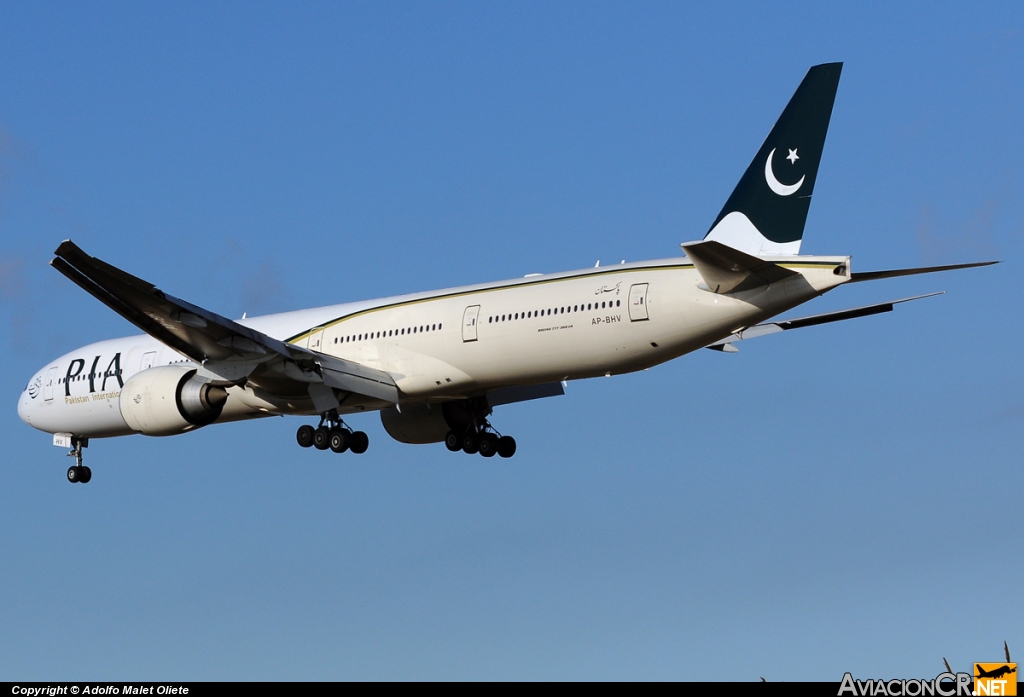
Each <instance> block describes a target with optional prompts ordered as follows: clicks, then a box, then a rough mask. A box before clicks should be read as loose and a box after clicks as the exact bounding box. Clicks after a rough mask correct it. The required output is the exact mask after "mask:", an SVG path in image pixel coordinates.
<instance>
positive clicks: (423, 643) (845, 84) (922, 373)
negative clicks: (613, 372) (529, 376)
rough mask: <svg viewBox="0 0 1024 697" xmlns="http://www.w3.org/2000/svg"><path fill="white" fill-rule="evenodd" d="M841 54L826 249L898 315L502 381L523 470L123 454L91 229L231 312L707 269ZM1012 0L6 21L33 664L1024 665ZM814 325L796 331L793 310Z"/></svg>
mask: <svg viewBox="0 0 1024 697" xmlns="http://www.w3.org/2000/svg"><path fill="white" fill-rule="evenodd" d="M835 60H841V61H845V62H846V67H845V69H844V74H843V79H842V82H841V84H840V89H839V96H838V99H837V102H836V107H835V112H834V117H833V120H832V127H831V131H830V134H829V139H828V142H827V145H826V149H825V156H824V159H823V162H822V168H821V172H820V177H819V179H818V186H817V188H816V191H815V197H814V205H813V206H812V207H811V213H810V217H809V220H808V225H807V231H806V235H805V243H804V247H803V251H804V252H805V253H809V254H814V253H818V254H853V255H854V269H855V270H869V269H882V268H892V267H895V266H912V265H922V264H940V263H955V262H961V261H972V260H979V259H988V258H998V259H1003V260H1005V262H1006V263H1004V264H1002V265H1000V266H997V267H994V268H988V269H981V270H972V271H964V272H958V273H953V274H943V275H938V276H928V277H917V278H912V279H905V280H904V279H900V280H891V281H884V282H878V283H873V284H865V285H858V286H855V287H849V288H843V289H840V290H838V291H836V292H834V293H833V294H831V295H829V296H827V297H825V298H823V299H821V300H817V301H815V302H814V303H812V304H810V305H808V306H806V307H805V308H802V309H801V310H802V311H803V313H804V314H807V313H812V312H818V311H826V310H830V309H838V308H842V307H850V306H855V305H859V304H864V303H868V302H874V301H882V300H888V299H893V298H899V297H904V296H907V295H913V294H917V293H923V292H928V291H934V290H946V291H948V293H947V295H944V296H940V297H938V298H932V299H929V300H924V301H921V302H918V303H914V304H911V305H904V306H900V307H899V308H898V309H897V311H896V312H894V313H892V314H888V315H884V316H879V317H872V318H867V319H861V320H856V321H852V322H848V323H844V324H838V325H832V326H828V327H818V328H812V329H806V330H801V331H799V332H791V333H787V334H786V335H784V336H776V337H770V338H765V339H761V340H758V341H756V342H754V341H752V342H749V343H748V344H746V345H743V346H742V351H741V352H740V353H739V354H738V355H723V354H719V353H715V352H711V351H699V352H697V353H696V354H693V355H690V356H686V357H684V358H682V359H680V360H677V361H674V362H672V363H669V364H666V365H663V366H660V367H658V368H655V369H652V370H650V371H649V372H642V373H640V374H637V375H630V376H622V377H616V378H613V379H608V380H605V379H599V380H592V381H588V382H580V383H572V384H570V385H569V389H568V394H567V395H566V396H565V397H561V398H557V399H549V400H543V401H540V402H534V403H528V404H520V405H512V406H507V407H503V408H501V409H499V410H498V412H497V413H496V415H495V418H494V422H495V424H496V425H497V427H498V428H499V429H500V430H502V431H504V432H509V433H512V434H514V435H515V436H516V437H517V438H518V441H519V452H518V454H517V455H516V457H515V459H514V460H511V461H505V460H502V461H494V460H491V461H486V460H483V459H481V458H479V457H468V456H464V455H461V454H455V455H453V454H450V453H448V452H447V451H446V450H445V449H444V447H443V445H434V446H421V447H414V446H406V445H401V444H399V443H396V442H394V441H391V440H390V439H389V438H388V437H387V435H386V434H385V433H384V431H383V429H382V428H381V426H380V423H379V421H378V419H377V418H376V416H373V415H367V416H365V417H362V418H357V419H354V420H353V423H354V425H355V426H357V427H359V428H364V429H366V430H367V431H368V432H369V433H370V436H371V448H370V451H369V453H368V454H366V455H364V456H362V457H352V456H340V457H339V456H333V455H331V454H324V453H318V452H312V451H303V450H300V449H299V448H298V447H297V446H296V445H295V442H294V431H295V428H296V427H297V426H298V425H299V424H300V423H301V421H300V420H299V419H295V418H278V419H271V420H266V421H262V422H258V423H246V424H232V425H225V426H219V427H214V428H207V429H204V430H202V431H200V432H198V433H195V434H191V435H187V436H178V437H173V438H166V439H149V438H143V437H141V436H137V437H131V438H122V439H117V440H112V441H95V442H94V443H93V444H92V447H90V448H89V450H88V451H87V453H86V454H87V462H88V464H90V465H91V467H92V469H93V473H94V476H93V481H92V483H91V484H89V485H88V486H70V485H68V484H67V483H66V482H65V480H64V470H65V468H66V467H67V465H68V464H69V462H68V459H67V458H66V457H64V453H63V452H62V451H61V450H58V449H56V448H54V447H52V446H51V445H50V437H49V436H48V435H46V434H43V433H40V432H37V431H34V430H32V429H30V428H29V427H28V426H26V425H24V424H23V423H21V422H20V421H19V420H18V418H17V415H16V412H15V402H16V399H17V397H18V395H19V393H20V392H21V390H22V389H23V388H24V387H25V384H26V382H27V380H28V378H29V377H30V376H31V375H32V373H33V372H34V371H35V370H37V369H38V368H39V367H41V366H42V365H43V364H44V363H45V362H46V361H48V360H50V359H51V358H53V357H54V356H56V355H59V354H61V353H64V352H66V351H68V350H71V349H73V348H75V347H77V346H80V345H82V344H85V343H88V342H91V341H95V340H99V339H103V338H108V337H114V336H122V335H126V334H130V333H133V328H132V327H131V326H129V325H128V324H127V323H126V322H124V321H123V320H122V319H120V318H119V317H118V316H116V315H115V314H113V313H112V312H111V311H109V310H108V309H106V308H105V307H103V306H101V305H100V304H99V303H98V302H96V301H95V300H94V299H92V298H90V297H89V296H87V295H86V294H84V293H83V292H82V291H80V290H79V289H78V288H76V287H75V286H74V285H73V284H71V283H70V282H69V281H67V280H66V279H64V278H63V277H61V276H60V275H59V274H57V273H56V272H55V271H53V270H52V269H50V268H49V267H48V266H47V262H48V261H49V259H50V257H51V252H52V250H53V249H54V248H55V247H56V246H57V244H58V243H59V242H60V241H61V240H63V239H65V238H68V237H70V238H73V239H74V240H75V241H76V242H77V243H79V244H80V245H82V246H83V247H84V248H85V249H86V250H87V251H88V252H90V253H92V254H95V255H97V256H99V257H101V258H103V259H105V260H108V261H110V262H112V263H114V264H116V265H119V266H121V267H123V268H126V269H127V270H129V271H131V272H132V273H134V274H136V275H139V276H141V277H142V278H145V279H147V280H150V281H152V282H154V283H156V284H158V285H159V286H160V287H161V288H164V289H166V290H167V291H169V292H171V293H173V294H175V295H179V296H181V297H184V298H187V299H189V300H191V301H193V302H195V303H198V304H200V305H203V306H205V307H207V308H210V309H212V310H215V311H217V312H221V313H223V314H225V315H228V316H233V317H238V316H241V314H242V313H243V312H248V313H249V314H250V315H253V314H257V313H264V312H272V311H282V310H288V309H296V308H303V307H309V306H313V305H318V304H329V303H336V302H343V301H348V300H356V299H363V298H372V297H379V296H384V295H391V294H397V293H402V292H408V291H416V290H426V289H432V288H441V287H446V286H452V285H460V284H466V283H474V282H479V281H487V280H495V279H502V278H510V277H519V276H522V275H523V274H526V273H532V272H548V271H558V270H565V269H572V268H581V267H588V266H593V264H594V262H595V260H597V259H601V260H602V262H603V263H617V262H618V261H619V260H620V259H627V260H639V259H644V258H659V257H665V256H674V255H677V254H678V251H679V250H678V247H677V245H678V243H679V242H682V241H687V240H692V239H697V238H700V237H702V236H703V234H704V233H705V232H706V230H707V228H708V225H709V224H710V222H711V221H712V220H713V219H714V217H715V215H716V214H717V213H718V211H719V208H720V207H721V205H722V203H723V202H724V200H725V198H726V197H727V196H728V194H729V192H730V191H731V190H732V187H733V185H734V184H735V182H736V181H737V179H738V178H739V176H740V174H741V173H742V172H743V170H744V168H745V167H746V166H747V163H748V162H749V161H750V158H751V157H752V156H753V154H754V152H755V151H756V149H757V147H758V146H759V145H760V143H761V141H762V139H763V138H764V136H765V134H766V133H767V132H768V130H769V128H770V127H771V125H772V124H773V123H774V121H775V119H776V117H777V116H778V114H779V112H780V111H781V110H782V108H783V106H784V105H785V103H786V101H787V100H788V99H789V97H790V95H791V94H792V92H793V90H794V89H795V88H796V86H797V84H798V83H799V81H800V79H801V78H802V77H803V75H804V73H805V71H806V70H807V68H808V67H809V66H810V65H812V64H815V63H819V62H826V61H835ZM1022 85H1024V12H1022V11H1021V6H1020V4H1019V3H1014V2H1006V3H1002V4H1000V3H952V4H940V3H920V4H912V3H898V4H895V5H894V4H893V3H874V4H871V3H854V4H849V3H847V4H841V5H840V4H826V5H823V4H822V3H807V4H797V3H770V4H763V5H760V4H759V5H754V4H733V5H725V4H720V3H693V4H692V5H689V6H687V5H684V4H681V3H666V4H660V3H645V4H637V3H625V4H607V3H592V2H586V3H578V4H574V3H558V4H552V3H535V4H530V3H523V2H514V3H509V4H501V3H467V4H447V3H408V4H382V3H367V4H346V5H342V4H339V3H306V4H303V5H301V6H294V4H284V3H279V4H253V3H239V4H224V3H219V4H212V5H211V4H200V3H191V4H186V3H162V4H158V3H93V4H84V3H59V4H55V3H46V4H40V3H28V2H8V3H4V4H3V6H2V7H0V298H2V304H0V322H2V325H0V326H2V328H3V334H2V338H0V352H2V361H3V366H4V370H3V371H2V373H0V396H2V397H3V400H4V401H3V404H4V405H6V406H5V408H3V409H2V410H0V439H2V443H3V449H2V455H0V457H2V460H0V462H2V468H0V471H2V475H3V479H2V482H0V628H2V629H0V679H18V680H29V679H36V680H44V679H47V680H58V679H87V678H88V679H118V678H124V679H346V678H399V679H402V678H456V679H459V678H469V679H474V678H501V679H521V678H522V679H536V678H541V679H544V678H568V679H583V678H596V679H634V678H639V679H647V678H650V679H680V678H681V679H717V678H720V677H723V676H724V677H727V678H739V679H751V680H756V679H757V678H758V677H759V676H764V677H765V678H767V679H769V680H799V679H821V680H839V678H840V677H841V676H842V673H843V672H844V671H847V670H849V671H853V672H854V674H855V675H856V676H857V677H862V678H867V677H895V676H901V677H922V676H934V675H935V674H936V673H937V672H938V671H939V670H940V669H941V667H942V657H943V656H945V657H947V658H948V659H949V660H950V662H951V663H952V665H953V667H954V669H959V670H966V669H969V667H970V663H972V662H973V661H980V660H998V659H999V658H1000V657H1001V653H1002V642H1003V640H1004V639H1005V640H1007V641H1009V644H1010V648H1011V651H1014V652H1015V653H1016V654H1017V657H1018V658H1021V657H1024V633H1022V631H1021V627H1024V602H1022V596H1021V585H1020V579H1021V577H1022V571H1024V565H1022V561H1021V560H1022V554H1021V552H1022V549H1024V531H1022V522H1021V509H1020V505H1019V504H1020V500H1021V492H1022V485H1024V477H1022V459H1024V458H1022V454H1021V453H1022V446H1024V438H1022V434H1021V427H1022V424H1024V389H1022V388H1024V381H1022V377H1024V376H1022V369H1021V361H1020V358H1019V355H1018V354H1019V350H1020V345H1021V339H1022V328H1021V297H1022V292H1024V287H1022V285H1024V284H1022V281H1021V265H1020V259H1021V258H1022V255H1024V245H1022V241H1021V232H1022V229H1024V205H1022V191H1024V185H1022V174H1024V172H1022V155H1024V147H1022V146H1024V135H1022V133H1024V128H1022V124H1024V88H1022ZM796 314H801V311H797V313H796Z"/></svg>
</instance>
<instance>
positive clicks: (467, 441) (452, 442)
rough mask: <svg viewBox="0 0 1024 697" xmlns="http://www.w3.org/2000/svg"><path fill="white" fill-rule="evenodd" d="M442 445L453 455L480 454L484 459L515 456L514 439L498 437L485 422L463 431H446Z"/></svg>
mask: <svg viewBox="0 0 1024 697" xmlns="http://www.w3.org/2000/svg"><path fill="white" fill-rule="evenodd" d="M487 429H490V430H487ZM444 445H445V447H446V448H448V449H449V450H451V451H452V452H453V453H457V452H458V451H460V450H461V451H462V452H464V453H466V454H467V455H473V454H474V453H480V454H481V455H483V456H484V457H494V456H495V455H500V456H501V457H512V456H513V455H515V454H516V439H515V438H513V437H512V436H503V435H500V434H499V433H497V432H495V431H494V429H493V427H492V426H491V425H490V424H489V423H487V422H486V421H484V422H483V424H481V425H479V426H477V425H476V424H474V425H473V426H471V427H470V428H468V429H466V430H465V431H461V432H460V431H455V430H452V431H448V435H447V436H445V438H444Z"/></svg>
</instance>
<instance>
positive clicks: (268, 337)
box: [18, 63, 995, 482]
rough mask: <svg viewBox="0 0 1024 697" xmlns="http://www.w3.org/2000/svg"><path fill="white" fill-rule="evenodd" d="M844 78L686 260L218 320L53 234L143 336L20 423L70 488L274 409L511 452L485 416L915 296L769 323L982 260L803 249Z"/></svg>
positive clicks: (36, 386) (74, 363)
mask: <svg viewBox="0 0 1024 697" xmlns="http://www.w3.org/2000/svg"><path fill="white" fill-rule="evenodd" d="M841 69H842V64H841V63H831V64H825V65H819V66H815V67H813V68H811V69H810V71H808V73H807V75H806V77H805V78H804V80H803V82H802V83H801V84H800V86H799V87H798V89H797V91H796V93H795V94H794V95H793V98H792V99H791V100H790V102H789V104H788V105H787V106H786V109H785V110H784V111H783V112H782V116H781V117H780V118H779V120H778V122H777V123H776V124H775V127H774V128H773V129H772V131H771V133H769V135H768V138H767V140H765V142H764V144H763V145H762V146H761V148H760V150H758V152H757V155H756V156H755V157H754V160H753V162H752V163H751V164H750V166H749V168H748V169H747V171H746V173H745V174H744V175H743V177H742V178H741V179H740V181H739V184H738V185H737V186H736V189H735V190H734V191H733V193H732V195H731V196H730V197H729V199H728V201H727V202H726V204H725V207H724V208H722V212H721V213H720V214H719V215H718V218H717V219H716V220H715V221H714V223H713V224H712V226H711V229H710V231H709V232H708V233H707V235H706V236H705V237H704V239H703V240H701V241H696V242H689V243H684V244H682V245H681V246H682V248H683V251H684V252H685V256H684V257H677V258H670V259H659V260H655V261H645V262H637V263H630V264H626V263H623V264H619V265H616V266H608V267H601V266H595V267H594V268H588V269H583V270H580V271H569V272H565V273H554V274H543V275H542V274H534V275H529V276H526V277H525V278H519V279H513V280H509V281H499V282H496V283H486V284H481V285H475V286H465V287H461V288H449V289H446V290H440V291H434V292H428V293H416V294H413V295H403V296H398V297H393V298H384V299H382V300H370V301H365V302H355V303H346V304H341V305H332V306H329V307H318V308H314V309H309V310H299V311H296V312H285V313H281V314H276V315H268V316H264V317H251V318H248V319H246V318H243V319H240V320H230V319H228V318H226V317H222V316H221V315H218V314H215V313H213V312H210V311H209V310H205V309H203V308H201V307H197V306H196V305H192V304H191V303H188V302H185V301H184V300H179V299H178V298H175V297H173V296H170V295H167V294H166V293H164V292H162V291H160V290H158V289H157V288H156V287H155V286H153V285H151V284H149V283H147V282H145V281H143V280H141V279H139V278H136V277H135V276H131V275H129V274H128V273H125V272H124V271H121V270H120V269H117V268H115V267H113V266H111V265H109V264H107V263H105V262H103V261H100V260H99V259H96V258H95V257H91V256H88V255H87V254H85V253H84V252H83V251H82V250H81V249H79V248H78V247H77V246H76V245H75V244H73V243H72V242H71V241H65V242H63V243H62V244H61V245H60V246H59V247H58V248H57V250H56V252H55V254H56V258H54V259H53V260H52V261H51V262H50V263H51V265H52V266H53V267H54V268H56V269H57V270H58V271H60V272H61V273H62V274H64V275H65V276H67V277H68V278H70V279H71V280H72V281H74V282H75V283H77V284H78V285H79V286H81V287H82V288H83V289H84V290H86V291H87V292H88V293H90V294H92V295H93V296H94V297H96V298H97V299H99V300H100V301H101V302H103V303H104V304H106V305H107V306H108V307H110V308H111V309H112V310H114V311H115V312H117V313H118V314H120V315H121V316H122V317H124V318H125V319H127V320H128V321H129V322H131V323H132V324H134V325H135V326H136V327H138V328H139V329H141V330H142V331H144V332H145V334H143V335H139V336H131V337H126V338H122V339H111V340H109V341H101V342H99V343H95V344H90V345H88V346H83V347H82V348H79V349H76V350H74V351H71V352H70V353H67V354H65V355H63V356H61V357H60V358H57V359H56V360H53V361H51V362H49V363H47V364H46V365H45V366H43V367H42V368H41V369H40V370H39V371H38V372H37V373H36V374H35V375H33V376H32V379H31V380H30V381H29V384H28V387H27V388H26V389H25V391H24V392H23V393H22V395H21V397H20V398H19V400H18V414H19V416H20V417H21V418H22V420H24V421H25V422H26V423H28V424H29V425H31V426H33V427H34V428H37V429H39V430H42V431H46V432H48V433H52V434H54V436H53V442H54V445H58V446H60V447H65V448H70V449H71V452H69V453H68V454H69V455H71V456H74V457H75V458H76V460H75V462H76V464H75V465H73V466H71V467H70V468H69V469H68V472H67V477H68V481H70V482H88V481H89V480H90V479H91V478H92V472H91V470H90V469H89V468H88V467H85V466H83V465H82V449H83V448H84V447H86V446H87V445H88V443H89V440H90V439H92V438H109V437H114V436H126V435H131V434H135V433H142V434H144V435H149V436H169V435H174V434H179V433H186V432H188V431H192V430H195V429H197V428H200V427H202V426H207V425H209V424H213V423H223V422H228V421H238V420H241V419H252V418H258V417H264V416H275V415H285V414H296V415H304V416H313V417H317V416H318V417H319V423H318V425H317V426H316V427H315V428H314V427H313V426H312V425H310V424H304V425H303V426H301V427H300V428H299V430H298V434H297V440H298V442H299V445H301V446H303V447H309V446H314V447H316V448H318V449H320V450H326V449H328V448H329V449H331V450H333V451H334V452H339V453H340V452H344V451H345V450H351V451H352V452H354V453H362V452H365V451H366V449H367V446H368V438H367V436H366V434H365V433H363V432H362V431H353V430H352V429H351V428H350V427H349V426H348V425H347V424H346V423H345V422H344V421H343V420H342V417H343V416H345V415H348V414H353V413H358V412H365V411H379V412H380V418H381V421H382V423H383V425H384V428H385V430H386V431H387V433H388V434H389V435H390V436H391V437H392V438H395V439H396V440H398V441H401V442H403V443H439V442H442V441H443V442H444V443H445V445H446V446H447V447H448V449H449V450H452V451H458V450H462V451H464V452H466V453H471V454H472V453H477V452H478V453H480V454H481V455H483V456H484V457H492V456H493V455H495V454H498V455H500V456H502V457H511V456H512V455H513V454H514V453H515V450H516V442H515V440H513V439H512V438H511V437H510V436H501V435H499V433H498V432H497V431H496V430H495V429H494V428H493V427H492V426H491V424H490V422H489V421H488V418H489V417H490V415H491V413H492V409H493V408H494V407H497V406H499V405H502V404H508V403H511V402H518V401H524V400H529V399H537V398H540V397H550V396H554V395H561V394H563V387H564V386H565V384H566V381H568V380H580V379H583V378H591V377H596V376H609V375H617V374H620V373H630V372H633V371H637V370H642V369H644V368H649V367H651V366H655V365H658V364H659V363H664V362H665V361H668V360H671V359H673V358H677V357H679V356H682V355H683V354H686V353H690V352H691V351H695V350H696V349H700V348H711V349H717V350H720V351H728V352H733V351H736V350H737V349H736V347H735V346H734V344H735V343H736V342H738V341H741V340H745V339H750V338H754V337H757V336H763V335H766V334H771V333H775V332H780V331H786V330H789V329H796V328H799V327H807V326H812V325H816V324H824V323H827V322H835V321H839V320H845V319H851V318H854V317H862V316H866V315H871V314H876V313H880V312H888V311H890V310H892V309H893V306H894V305H895V304H897V303H901V302H905V301H907V300H916V299H917V298H904V299H902V300H894V301H891V302H887V303H880V304H875V305H869V306H866V307H858V308H854V309H850V310H844V311H841V312H831V313H827V314H822V315H815V316H811V317H803V318H799V319H790V320H786V321H769V320H771V318H773V317H775V316H776V315H778V314H780V313H782V312H785V311H787V310H790V309H791V308H794V307H796V306H797V305H801V304H803V303H805V302H807V301H808V300H811V299H813V298H816V297H818V296H819V295H822V294H824V293H826V292H828V291H830V290H832V289H833V288H836V287H837V286H840V285H843V284H846V283H856V282H859V281H869V280H875V279H880V278H890V277H894V276H904V275H911V274H920V273H929V272H933V271H944V270H948V269H960V268H968V267H972V266H982V265H986V264H990V263H995V262H980V263H971V264H957V265H953V266H938V267H929V268H911V269H897V270H891V271H876V272H868V273H856V272H853V271H852V270H851V266H850V257H849V256H801V255H800V243H801V239H802V237H803V230H804V222H805V221H806V219H807V211H808V208H809V206H810V202H811V194H812V192H813V191H814V182H815V178H816V176H817V172H818V163H819V161H820V159H821V153H822V149H823V147H824V143H825V134H826V132H827V130H828V124H829V119H830V118H831V115H832V105H833V102H834V100H835V94H836V89H837V87H838V84H839V75H840V71H841ZM931 295H937V293H932V294H931ZM921 297H928V296H925V295H922V296H918V298H921Z"/></svg>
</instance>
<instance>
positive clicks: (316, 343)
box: [307, 327, 324, 353]
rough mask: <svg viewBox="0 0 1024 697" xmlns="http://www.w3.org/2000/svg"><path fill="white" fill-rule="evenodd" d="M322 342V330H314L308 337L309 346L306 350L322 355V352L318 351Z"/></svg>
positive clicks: (320, 328)
mask: <svg viewBox="0 0 1024 697" xmlns="http://www.w3.org/2000/svg"><path fill="white" fill-rule="evenodd" d="M323 340H324V328H323V327H319V328H318V329H314V330H313V333H312V334H310V335H309V345H308V346H307V348H308V349H309V350H311V351H320V352H321V353H323V351H321V350H320V344H321V343H323Z"/></svg>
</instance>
